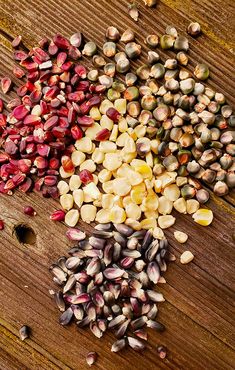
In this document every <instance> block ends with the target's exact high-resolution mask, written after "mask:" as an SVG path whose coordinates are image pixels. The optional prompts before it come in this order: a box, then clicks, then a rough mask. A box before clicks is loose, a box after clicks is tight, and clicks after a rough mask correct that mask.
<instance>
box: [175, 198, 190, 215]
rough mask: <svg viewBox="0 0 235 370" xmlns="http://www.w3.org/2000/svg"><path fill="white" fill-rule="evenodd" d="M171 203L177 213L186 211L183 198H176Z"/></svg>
mask: <svg viewBox="0 0 235 370" xmlns="http://www.w3.org/2000/svg"><path fill="white" fill-rule="evenodd" d="M173 204H174V208H175V209H176V211H178V212H179V213H186V205H187V203H186V200H185V199H184V198H179V199H177V200H176V201H175V202H174V203H173Z"/></svg>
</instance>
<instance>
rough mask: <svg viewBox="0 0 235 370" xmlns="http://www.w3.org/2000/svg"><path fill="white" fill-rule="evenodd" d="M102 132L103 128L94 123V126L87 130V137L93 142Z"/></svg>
mask: <svg viewBox="0 0 235 370" xmlns="http://www.w3.org/2000/svg"><path fill="white" fill-rule="evenodd" d="M101 130H102V127H101V126H100V125H99V124H98V123H96V122H94V123H93V125H92V126H90V127H88V128H87V129H86V136H87V137H89V138H90V139H91V140H95V137H96V135H97V134H98V132H100V131H101Z"/></svg>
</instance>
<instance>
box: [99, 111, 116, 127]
mask: <svg viewBox="0 0 235 370" xmlns="http://www.w3.org/2000/svg"><path fill="white" fill-rule="evenodd" d="M100 126H101V128H102V129H103V128H107V129H108V130H109V131H111V130H112V128H113V121H112V120H111V119H110V118H109V117H108V116H106V114H105V115H103V116H102V117H101V120H100Z"/></svg>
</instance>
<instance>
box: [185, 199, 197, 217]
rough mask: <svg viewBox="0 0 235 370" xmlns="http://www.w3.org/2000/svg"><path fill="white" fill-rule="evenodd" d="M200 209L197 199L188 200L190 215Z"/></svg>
mask: <svg viewBox="0 0 235 370" xmlns="http://www.w3.org/2000/svg"><path fill="white" fill-rule="evenodd" d="M199 207H200V203H199V202H198V201H197V200H196V199H188V200H186V209H187V213H188V214H190V215H191V214H192V213H195V212H197V210H198V209H199Z"/></svg>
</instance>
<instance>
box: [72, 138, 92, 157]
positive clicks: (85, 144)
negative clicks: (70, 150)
mask: <svg viewBox="0 0 235 370" xmlns="http://www.w3.org/2000/svg"><path fill="white" fill-rule="evenodd" d="M75 148H76V149H77V150H80V151H81V152H83V153H90V151H91V150H92V141H91V139H90V138H89V137H86V136H84V137H82V138H81V139H79V140H76V142H75Z"/></svg>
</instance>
